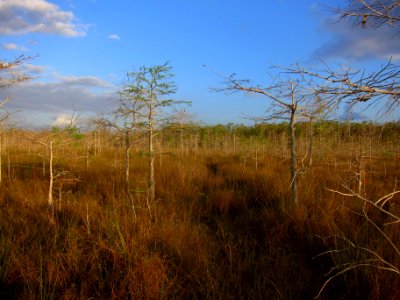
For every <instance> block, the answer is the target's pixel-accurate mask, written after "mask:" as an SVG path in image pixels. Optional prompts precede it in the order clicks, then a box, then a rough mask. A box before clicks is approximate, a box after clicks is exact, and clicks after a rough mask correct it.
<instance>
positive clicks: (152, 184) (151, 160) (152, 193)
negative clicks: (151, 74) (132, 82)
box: [149, 95, 155, 201]
mask: <svg viewBox="0 0 400 300" xmlns="http://www.w3.org/2000/svg"><path fill="white" fill-rule="evenodd" d="M149 101H150V103H149V197H150V201H154V199H155V182H154V150H153V98H152V96H151V95H150V99H149Z"/></svg>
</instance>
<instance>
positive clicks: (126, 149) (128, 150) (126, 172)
mask: <svg viewBox="0 0 400 300" xmlns="http://www.w3.org/2000/svg"><path fill="white" fill-rule="evenodd" d="M129 154H130V140H129V132H128V131H127V132H125V183H126V188H127V191H128V192H129Z"/></svg>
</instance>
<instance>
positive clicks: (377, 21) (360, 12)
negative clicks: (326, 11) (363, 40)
mask: <svg viewBox="0 0 400 300" xmlns="http://www.w3.org/2000/svg"><path fill="white" fill-rule="evenodd" d="M333 11H334V12H335V13H337V14H339V15H340V16H341V17H342V18H349V19H352V20H354V23H355V24H356V25H357V26H361V27H362V28H365V27H367V26H368V27H371V28H378V27H380V26H382V25H389V26H393V27H394V26H396V25H398V24H400V1H398V0H368V1H366V0H351V1H348V5H347V7H338V8H336V9H333Z"/></svg>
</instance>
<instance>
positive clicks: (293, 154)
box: [289, 108, 297, 203]
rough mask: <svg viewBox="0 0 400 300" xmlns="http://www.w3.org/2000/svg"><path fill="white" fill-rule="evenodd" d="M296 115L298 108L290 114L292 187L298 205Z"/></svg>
mask: <svg viewBox="0 0 400 300" xmlns="http://www.w3.org/2000/svg"><path fill="white" fill-rule="evenodd" d="M295 113H296V108H292V110H291V113H290V123H289V129H290V138H289V142H290V186H291V190H292V202H293V203H297V178H296V177H297V163H296V136H295V129H296V128H295Z"/></svg>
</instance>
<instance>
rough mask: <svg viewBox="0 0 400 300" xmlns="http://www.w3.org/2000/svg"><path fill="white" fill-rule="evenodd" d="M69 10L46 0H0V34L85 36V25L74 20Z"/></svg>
mask: <svg viewBox="0 0 400 300" xmlns="http://www.w3.org/2000/svg"><path fill="white" fill-rule="evenodd" d="M74 20H75V16H74V14H73V13H72V12H71V11H64V10H62V9H60V8H59V7H58V6H57V5H55V4H53V3H51V2H49V1H47V0H29V1H26V0H1V1H0V34H4V35H21V34H27V33H46V34H58V35H63V36H68V37H77V36H85V35H86V31H87V25H83V24H77V23H75V22H74Z"/></svg>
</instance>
